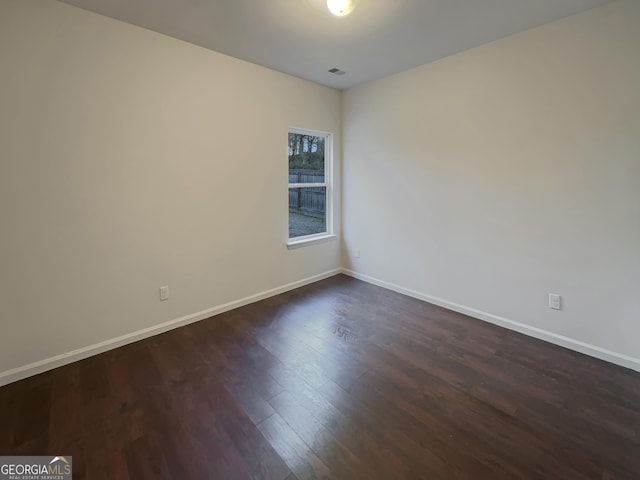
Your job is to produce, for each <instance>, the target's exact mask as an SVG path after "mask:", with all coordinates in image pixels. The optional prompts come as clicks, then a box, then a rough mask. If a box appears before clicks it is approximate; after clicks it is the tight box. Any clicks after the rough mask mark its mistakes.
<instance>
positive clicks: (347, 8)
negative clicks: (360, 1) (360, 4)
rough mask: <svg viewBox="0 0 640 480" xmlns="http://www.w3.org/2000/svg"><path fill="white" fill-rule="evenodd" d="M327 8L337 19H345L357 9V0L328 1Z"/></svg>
mask: <svg viewBox="0 0 640 480" xmlns="http://www.w3.org/2000/svg"><path fill="white" fill-rule="evenodd" d="M327 8H328V9H329V11H330V12H331V13H333V14H334V15H335V16H336V17H344V16H345V15H349V14H350V13H351V12H353V9H354V8H356V0H327Z"/></svg>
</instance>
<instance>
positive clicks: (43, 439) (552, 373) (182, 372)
mask: <svg viewBox="0 0 640 480" xmlns="http://www.w3.org/2000/svg"><path fill="white" fill-rule="evenodd" d="M0 427H1V428H0V455H54V454H59V455H72V456H73V465H74V479H76V480H78V479H85V478H86V479H91V480H93V479H103V478H104V479H107V478H108V479H118V480H121V479H125V480H126V479H130V480H139V479H146V478H170V479H179V480H182V479H207V478H211V479H233V480H235V479H249V478H261V479H262V478H264V479H287V480H293V479H300V480H302V479H312V478H336V479H352V478H353V479H359V478H371V479H385V480H386V479H404V478H416V479H417V478H424V479H430V480H437V479H501V478H516V479H518V478H519V479H562V480H569V479H634V480H637V479H638V478H640V375H639V374H637V373H634V372H632V371H630V370H626V369H623V368H619V367H616V366H613V365H610V364H607V363H604V362H601V361H598V360H595V359H592V358H589V357H586V356H583V355H580V354H577V353H573V352H570V351H567V350H564V349H561V348H559V347H555V346H553V345H549V344H546V343H544V342H541V341H537V340H534V339H531V338H528V337H525V336H522V335H519V334H516V333H513V332H510V331H508V330H504V329H501V328H498V327H495V326H492V325H489V324H486V323H483V322H481V321H479V320H474V319H471V318H468V317H465V316H463V315H459V314H456V313H453V312H450V311H447V310H444V309H442V308H439V307H435V306H433V305H429V304H426V303H423V302H420V301H417V300H414V299H411V298H408V297H405V296H402V295H399V294H396V293H393V292H389V291H387V290H383V289H381V288H378V287H375V286H372V285H368V284H366V283H362V282H360V281H357V280H354V279H351V278H348V277H345V276H341V275H340V276H336V277H333V278H330V279H328V280H325V281H322V282H319V283H316V284H313V285H310V286H307V287H303V288H300V289H297V290H295V291H292V292H289V293H286V294H283V295H279V296H277V297H273V298H270V299H267V300H264V301H261V302H258V303H255V304H253V305H249V306H246V307H243V308H240V309H237V310H234V311H231V312H228V313H225V314H222V315H219V316H217V317H213V318H210V319H208V320H205V321H202V322H199V323H196V324H193V325H190V326H187V327H184V328H180V329H177V330H173V331H171V332H168V333H165V334H163V335H159V336H156V337H153V338H150V339H147V340H144V341H141V342H137V343H135V344H132V345H128V346H126V347H122V348H119V349H117V350H113V351H110V352H108V353H105V354H102V355H99V356H95V357H92V358H89V359H87V360H83V361H81V362H77V363H74V364H71V365H68V366H65V367H62V368H58V369H56V370H53V371H50V372H47V373H44V374H42V375H38V376H36V377H32V378H29V379H26V380H23V381H20V382H17V383H14V384H11V385H8V386H5V387H3V388H0Z"/></svg>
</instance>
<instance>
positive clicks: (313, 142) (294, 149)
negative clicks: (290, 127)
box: [289, 133, 325, 183]
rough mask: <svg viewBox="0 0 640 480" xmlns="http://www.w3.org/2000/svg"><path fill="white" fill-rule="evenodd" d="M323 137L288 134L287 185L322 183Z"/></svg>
mask: <svg viewBox="0 0 640 480" xmlns="http://www.w3.org/2000/svg"><path fill="white" fill-rule="evenodd" d="M324 146H325V141H324V137H316V136H313V135H303V134H301V133H289V183H324Z"/></svg>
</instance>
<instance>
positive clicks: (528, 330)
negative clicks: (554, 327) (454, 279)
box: [342, 268, 640, 372]
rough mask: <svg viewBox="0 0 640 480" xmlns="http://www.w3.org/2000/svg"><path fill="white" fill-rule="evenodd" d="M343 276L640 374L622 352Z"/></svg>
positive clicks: (365, 277) (633, 361) (349, 272)
mask: <svg viewBox="0 0 640 480" xmlns="http://www.w3.org/2000/svg"><path fill="white" fill-rule="evenodd" d="M342 273H344V274H345V275H349V276H350V277H353V278H357V279H358V280H362V281H364V282H367V283H371V284H373V285H377V286H379V287H382V288H386V289H388V290H393V291H394V292H398V293H402V294H403V295H407V296H409V297H413V298H417V299H418V300H423V301H425V302H427V303H432V304H434V305H438V306H440V307H444V308H446V309H448V310H453V311H454V312H458V313H462V314H464V315H468V316H470V317H473V318H477V319H479V320H483V321H485V322H489V323H493V324H494V325H499V326H501V327H504V328H508V329H509V330H513V331H516V332H519V333H523V334H525V335H528V336H530V337H535V338H538V339H540V340H544V341H547V342H549V343H553V344H555V345H559V346H561V347H564V348H568V349H569V350H574V351H576V352H580V353H584V354H585V355H589V356H591V357H595V358H599V359H600V360H604V361H606V362H610V363H613V364H616V365H620V366H622V367H626V368H629V369H631V370H635V371H637V372H640V359H638V358H633V357H630V356H628V355H624V354H622V353H617V352H613V351H611V350H607V349H605V348H600V347H597V346H595V345H591V344H588V343H585V342H581V341H579V340H575V339H573V338H569V337H565V336H563V335H558V334H556V333H552V332H549V331H547V330H542V329H540V328H536V327H532V326H530V325H525V324H524V323H520V322H516V321H514V320H509V319H508V318H504V317H499V316H497V315H493V314H491V313H487V312H483V311H481V310H476V309H475V308H470V307H466V306H464V305H460V304H458V303H454V302H449V301H447V300H443V299H442V298H437V297H432V296H431V295H427V294H425V293H421V292H417V291H415V290H411V289H410V288H405V287H402V286H400V285H396V284H394V283H390V282H386V281H384V280H380V279H377V278H374V277H371V276H369V275H365V274H363V273H358V272H354V271H353V270H349V269H346V268H343V269H342Z"/></svg>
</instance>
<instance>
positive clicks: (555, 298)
mask: <svg viewBox="0 0 640 480" xmlns="http://www.w3.org/2000/svg"><path fill="white" fill-rule="evenodd" d="M561 301H562V297H561V296H560V295H556V294H555V293H550V294H549V308H552V309H553V310H561V309H562V304H561Z"/></svg>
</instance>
